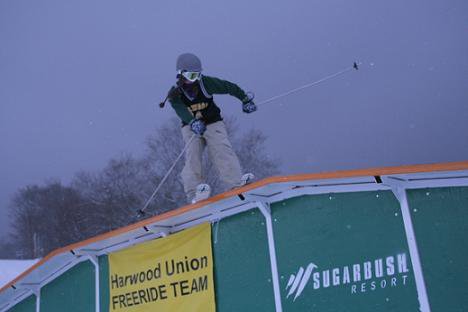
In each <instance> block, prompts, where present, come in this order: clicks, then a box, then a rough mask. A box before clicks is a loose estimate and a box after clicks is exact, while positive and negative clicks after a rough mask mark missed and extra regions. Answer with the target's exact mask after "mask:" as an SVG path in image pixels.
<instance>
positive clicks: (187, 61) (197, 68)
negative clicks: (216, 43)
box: [176, 53, 202, 72]
mask: <svg viewBox="0 0 468 312" xmlns="http://www.w3.org/2000/svg"><path fill="white" fill-rule="evenodd" d="M176 69H177V71H179V70H186V71H191V72H201V71H202V66H201V61H200V59H199V58H198V57H197V56H196V55H195V54H192V53H184V54H181V55H179V57H178V58H177V63H176Z"/></svg>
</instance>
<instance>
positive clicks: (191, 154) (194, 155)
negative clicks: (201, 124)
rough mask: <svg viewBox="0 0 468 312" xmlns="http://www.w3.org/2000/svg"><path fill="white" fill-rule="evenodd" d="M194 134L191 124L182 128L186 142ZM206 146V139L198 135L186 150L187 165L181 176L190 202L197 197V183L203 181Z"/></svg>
mask: <svg viewBox="0 0 468 312" xmlns="http://www.w3.org/2000/svg"><path fill="white" fill-rule="evenodd" d="M193 135H194V134H193V132H192V131H191V130H190V127H189V126H185V127H183V128H182V137H183V139H184V142H185V144H187V142H188V141H189V140H190V138H191V137H192V136H193ZM204 146H205V142H204V139H203V138H201V137H198V136H196V137H195V138H194V139H193V140H192V143H191V144H190V146H189V147H188V148H187V151H186V152H185V166H184V169H182V172H181V177H182V182H183V184H184V191H185V194H186V195H187V200H188V201H189V202H190V201H191V200H192V199H193V198H194V197H195V191H196V188H197V185H199V184H201V183H202V181H203V177H202V155H203V148H204Z"/></svg>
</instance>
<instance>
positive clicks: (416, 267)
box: [384, 179, 431, 312]
mask: <svg viewBox="0 0 468 312" xmlns="http://www.w3.org/2000/svg"><path fill="white" fill-rule="evenodd" d="M384 181H385V184H387V185H389V186H390V187H391V190H392V192H393V194H394V195H395V197H396V198H397V200H398V202H399V203H400V209H401V215H402V218H403V224H404V227H405V233H406V240H407V242H408V248H409V253H410V256H411V264H412V266H413V271H414V278H415V281H416V290H417V293H418V301H419V310H420V311H421V312H431V307H430V305H429V298H428V296H427V289H426V283H425V281H424V274H423V271H422V265H421V259H420V257H419V250H418V245H417V242H416V235H415V233H414V227H413V221H412V219H411V213H410V208H409V204H408V197H407V194H406V188H405V185H404V182H395V181H389V180H388V179H385V180H384Z"/></svg>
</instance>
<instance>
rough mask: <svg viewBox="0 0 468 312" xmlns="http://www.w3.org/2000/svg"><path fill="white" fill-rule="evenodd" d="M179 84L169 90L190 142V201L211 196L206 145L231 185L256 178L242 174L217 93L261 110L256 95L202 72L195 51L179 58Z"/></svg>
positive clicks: (186, 174)
mask: <svg viewBox="0 0 468 312" xmlns="http://www.w3.org/2000/svg"><path fill="white" fill-rule="evenodd" d="M176 69H177V84H176V85H175V86H173V87H172V88H171V90H170V91H169V93H168V97H167V98H168V100H169V102H170V103H171V105H172V107H173V108H174V110H175V112H176V113H177V115H178V116H179V118H180V119H181V120H182V137H183V139H184V142H185V144H188V143H189V142H190V140H191V139H192V136H194V135H195V137H194V138H193V139H192V141H191V142H190V144H189V146H188V148H187V150H186V154H185V166H184V168H183V170H182V174H181V176H182V181H183V184H184V191H185V193H186V195H187V199H188V200H189V202H192V203H195V202H197V201H200V200H203V199H206V198H208V197H209V195H210V192H211V189H210V186H209V185H207V184H204V183H203V176H202V155H203V150H204V148H205V147H207V149H208V155H209V157H210V160H211V162H212V163H214V165H215V166H216V168H217V169H218V172H219V174H220V176H221V181H223V182H224V183H225V184H226V186H227V187H229V188H235V187H238V186H241V185H245V184H247V183H249V182H251V180H252V179H253V178H254V177H253V175H252V174H251V173H247V174H244V175H242V173H241V167H240V163H239V159H238V158H237V156H236V154H235V152H234V151H233V149H232V146H231V143H230V142H229V139H228V136H227V132H226V126H225V124H224V122H223V118H222V117H221V110H220V109H219V107H218V106H217V105H216V103H215V102H214V99H213V95H214V94H229V95H231V96H234V97H236V98H238V99H239V100H240V101H241V102H242V110H243V111H244V112H245V113H252V112H255V111H256V110H257V106H255V103H254V102H253V96H248V95H247V94H246V93H245V92H244V91H243V90H242V89H241V88H240V87H239V86H238V85H236V84H234V83H232V82H229V81H226V80H221V79H218V78H215V77H209V76H205V75H202V73H201V72H202V65H201V61H200V59H199V58H198V57H197V56H196V55H194V54H192V53H184V54H181V55H180V56H179V57H178V58H177V63H176Z"/></svg>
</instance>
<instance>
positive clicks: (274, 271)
mask: <svg viewBox="0 0 468 312" xmlns="http://www.w3.org/2000/svg"><path fill="white" fill-rule="evenodd" d="M257 206H258V208H259V209H260V211H261V212H262V214H263V216H264V217H265V220H266V227H267V236H268V250H269V252H270V265H271V277H272V281H273V292H274V296H275V307H276V312H282V311H283V306H282V303H281V292H280V286H279V278H278V263H277V261H276V249H275V238H274V235H273V222H272V221H271V209H270V204H269V203H265V202H257Z"/></svg>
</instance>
